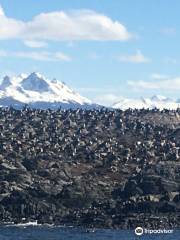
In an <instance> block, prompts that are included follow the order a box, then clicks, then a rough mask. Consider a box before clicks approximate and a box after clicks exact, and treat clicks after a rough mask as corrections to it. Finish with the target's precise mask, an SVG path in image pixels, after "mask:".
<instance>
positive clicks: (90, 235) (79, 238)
mask: <svg viewBox="0 0 180 240" xmlns="http://www.w3.org/2000/svg"><path fill="white" fill-rule="evenodd" d="M111 239H112V240H119V239H120V240H121V239H122V240H138V239H141V240H151V239H153V240H154V239H155V240H180V231H177V230H176V231H174V233H173V234H145V235H143V236H140V237H138V236H136V235H135V233H134V231H123V230H102V229H100V230H99V229H98V230H94V232H91V231H88V230H85V229H77V228H65V227H52V226H49V227H48V226H1V227H0V240H111Z"/></svg>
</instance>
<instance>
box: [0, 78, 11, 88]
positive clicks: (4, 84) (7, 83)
mask: <svg viewBox="0 0 180 240" xmlns="http://www.w3.org/2000/svg"><path fill="white" fill-rule="evenodd" d="M11 84H12V83H11V79H10V77H9V76H5V77H4V78H3V81H2V83H1V85H0V90H4V89H6V88H7V87H9V86H10V85H11Z"/></svg>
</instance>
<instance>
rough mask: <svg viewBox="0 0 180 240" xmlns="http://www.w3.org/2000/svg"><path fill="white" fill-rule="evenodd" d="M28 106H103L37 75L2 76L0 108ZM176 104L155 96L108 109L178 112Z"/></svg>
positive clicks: (54, 80) (121, 102) (118, 103)
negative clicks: (171, 110) (154, 109)
mask: <svg viewBox="0 0 180 240" xmlns="http://www.w3.org/2000/svg"><path fill="white" fill-rule="evenodd" d="M25 105H28V106H29V107H32V108H41V109H47V108H51V109H58V108H60V107H61V108H63V109H69V108H71V109H77V108H82V109H93V108H101V107H103V106H101V105H98V104H95V103H93V102H92V101H91V100H89V99H87V98H85V97H83V96H81V95H80V94H79V93H77V92H75V91H73V90H72V89H71V88H69V87H68V86H67V85H66V84H65V83H62V82H60V81H57V80H56V79H53V80H49V79H47V78H45V77H44V76H43V75H41V74H39V73H36V72H34V73H31V74H30V75H26V74H21V75H19V76H17V77H9V76H5V77H4V78H3V80H2V82H1V84H0V107H8V106H12V107H15V108H22V107H23V106H25ZM179 106H180V101H179V100H177V101H176V100H173V99H171V98H167V97H164V96H159V95H155V96H153V97H152V98H143V97H141V98H140V99H128V98H122V99H121V100H120V101H119V102H117V103H115V104H113V106H111V108H115V109H116V108H117V109H122V110H126V109H128V108H132V109H135V108H136V109H141V108H145V109H148V108H149V109H153V108H158V109H164V108H166V109H177V108H178V107H179Z"/></svg>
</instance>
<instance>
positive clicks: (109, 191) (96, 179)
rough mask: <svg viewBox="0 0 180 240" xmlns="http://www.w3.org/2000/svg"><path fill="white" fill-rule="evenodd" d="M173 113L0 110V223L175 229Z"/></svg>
mask: <svg viewBox="0 0 180 240" xmlns="http://www.w3.org/2000/svg"><path fill="white" fill-rule="evenodd" d="M179 117H180V112H178V111H166V110H164V111H159V110H151V111H150V110H127V111H124V112H123V111H121V110H107V109H101V110H82V109H79V110H66V111H65V110H57V111H53V110H40V109H39V110H32V109H28V108H24V109H22V110H15V109H12V108H6V109H1V110H0V221H1V222H12V221H13V222H22V219H26V221H33V220H38V222H39V223H45V222H46V223H55V224H67V225H68V224H70V225H74V226H87V227H114V228H126V229H127V228H134V227H136V226H137V225H138V226H143V227H145V226H146V227H153V228H155V227H156V228H160V227H161V228H162V227H168V228H171V227H179V226H180V221H179V220H180V193H179V191H180V157H179V155H180V148H179V147H180V131H179V126H180V121H179Z"/></svg>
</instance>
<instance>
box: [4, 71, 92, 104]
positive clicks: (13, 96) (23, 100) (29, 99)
mask: <svg viewBox="0 0 180 240" xmlns="http://www.w3.org/2000/svg"><path fill="white" fill-rule="evenodd" d="M25 104H28V105H30V106H32V107H37V108H38V107H40V108H48V107H49V108H58V107H60V106H61V107H64V108H68V107H70V108H74V107H75V108H76V107H81V106H89V107H90V106H91V105H93V104H92V102H91V101H90V100H89V99H87V98H85V97H82V96H81V95H80V94H78V93H76V92H75V91H73V90H72V89H71V88H69V87H68V86H67V85H66V84H64V83H62V82H59V81H57V80H55V79H53V80H52V81H50V80H48V79H47V78H45V77H44V76H42V75H41V74H39V73H35V72H34V73H31V74H30V75H29V76H28V75H25V74H21V75H19V76H18V77H12V78H10V77H8V76H6V77H4V79H3V80H2V83H1V85H0V106H10V105H11V106H16V107H20V106H23V105H25Z"/></svg>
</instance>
